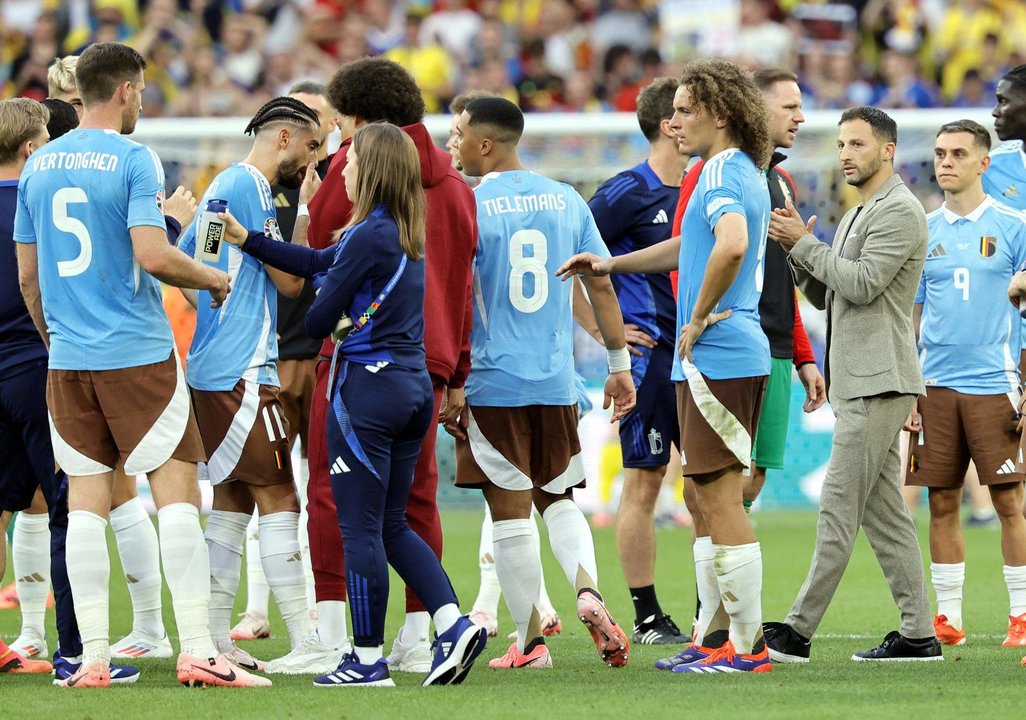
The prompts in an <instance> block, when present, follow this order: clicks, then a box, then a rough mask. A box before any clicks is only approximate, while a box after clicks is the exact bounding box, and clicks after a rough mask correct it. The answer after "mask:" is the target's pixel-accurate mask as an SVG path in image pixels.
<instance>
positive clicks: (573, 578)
mask: <svg viewBox="0 0 1026 720" xmlns="http://www.w3.org/2000/svg"><path fill="white" fill-rule="evenodd" d="M542 518H543V519H544V520H545V526H546V527H547V528H548V529H549V545H550V546H551V547H552V554H553V555H555V556H556V560H557V561H558V562H559V565H560V567H562V568H563V572H564V573H565V574H566V579H567V580H568V581H569V582H570V584H571V585H573V587H574V590H575V591H577V592H580V591H581V589H582V588H585V587H588V588H591V589H592V590H594V591H595V592H598V566H597V565H596V563H595V542H594V540H592V537H591V527H590V526H589V525H588V519H587V518H586V517H584V513H582V512H581V509H580V508H579V507H577V503H575V502H574V501H573V500H557V501H556V502H554V503H552V504H551V505H549V506H548V507H547V508H545V512H544V513H542ZM537 532H538V530H537V528H535V529H534V533H535V536H537ZM536 542H537V541H536ZM539 567H540V563H539ZM504 590H505V588H504Z"/></svg>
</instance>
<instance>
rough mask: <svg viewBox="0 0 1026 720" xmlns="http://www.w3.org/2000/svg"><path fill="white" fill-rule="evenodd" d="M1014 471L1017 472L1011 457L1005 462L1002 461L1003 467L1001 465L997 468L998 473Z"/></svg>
mask: <svg viewBox="0 0 1026 720" xmlns="http://www.w3.org/2000/svg"><path fill="white" fill-rule="evenodd" d="M1014 472H1015V464H1014V463H1013V462H1012V460H1011V458H1009V459H1008V460H1005V461H1004V462H1003V463H1001V467H999V468H998V469H997V474H998V475H1011V474H1012V473H1014Z"/></svg>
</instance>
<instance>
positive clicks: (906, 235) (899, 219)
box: [791, 202, 926, 305]
mask: <svg viewBox="0 0 1026 720" xmlns="http://www.w3.org/2000/svg"><path fill="white" fill-rule="evenodd" d="M888 204H889V205H891V207H890V208H880V210H882V211H885V212H883V213H880V215H881V216H882V217H881V218H879V219H878V220H877V222H873V223H867V225H870V227H869V228H868V229H867V233H868V234H867V235H866V238H865V241H864V242H863V245H862V250H861V252H860V253H859V255H858V257H856V258H854V259H849V258H844V257H841V255H840V254H838V253H835V252H834V251H833V249H832V248H831V247H829V246H828V245H827V244H826V243H822V242H820V241H819V240H817V239H816V238H815V237H813V236H812V235H806V236H805V237H803V238H802V239H801V240H799V241H798V242H797V243H796V244H795V246H794V247H793V248H791V258H792V262H794V263H795V264H800V265H801V266H803V268H804V269H805V271H807V272H808V273H809V274H810V275H811V276H812V277H813V278H814V279H816V280H819V281H820V282H821V283H823V284H824V285H826V286H827V287H829V288H830V289H831V290H833V291H834V292H835V293H837V294H838V295H840V296H841V297H843V298H844V299H845V300H847V301H848V302H850V303H852V304H854V305H868V304H869V303H871V302H873V300H875V299H876V298H877V297H878V296H879V295H880V293H882V292H883V291H884V289H885V288H886V287H887V286H888V284H890V282H891V280H893V279H894V276H895V275H897V274H898V271H899V270H900V269H901V267H902V265H904V264H905V261H906V260H908V258H909V257H911V255H912V253H913V252H914V251H915V249H916V247H918V246H919V245H920V244H921V242H922V239H923V238H925V236H926V225H925V220H924V219H923V218H922V213H921V212H920V213H913V212H910V211H907V210H908V208H907V206H906V205H905V203H903V202H901V203H888ZM884 218H886V220H884V221H883V222H880V221H879V220H881V219H884ZM910 225H911V226H912V227H910ZM920 225H921V226H922V227H919V226H920ZM799 287H801V285H799Z"/></svg>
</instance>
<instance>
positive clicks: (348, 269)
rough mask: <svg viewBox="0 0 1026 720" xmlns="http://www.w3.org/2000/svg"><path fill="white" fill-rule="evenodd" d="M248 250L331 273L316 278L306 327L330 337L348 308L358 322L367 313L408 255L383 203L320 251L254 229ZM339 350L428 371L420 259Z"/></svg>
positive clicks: (301, 272)
mask: <svg viewBox="0 0 1026 720" xmlns="http://www.w3.org/2000/svg"><path fill="white" fill-rule="evenodd" d="M243 249H244V250H245V252H246V253H248V254H250V255H252V256H253V257H255V258H257V259H258V260H261V261H263V262H265V263H267V264H268V265H270V266H271V267H276V268H278V269H280V270H283V271H285V272H287V273H290V274H292V275H297V276H299V277H305V278H313V277H314V276H315V275H321V274H324V273H327V274H326V275H324V278H323V281H321V282H318V283H316V284H317V285H319V286H320V289H319V290H318V292H317V297H316V298H315V299H314V301H313V304H312V305H311V306H310V310H309V311H308V312H307V314H306V329H307V331H308V332H309V333H310V336H311V337H315V338H323V337H327V336H328V335H329V334H331V331H332V330H334V329H335V324H336V323H337V322H338V319H339V317H341V315H342V313H343V312H344V313H346V314H348V315H349V317H350V318H352V319H353V320H354V321H355V320H357V319H358V318H359V317H360V316H361V315H362V314H363V313H364V312H366V311H367V309H368V308H369V307H370V306H371V303H372V302H375V301H376V300H377V299H378V296H379V294H380V293H381V291H382V290H384V289H385V287H386V286H387V285H388V283H389V281H390V280H391V279H392V277H393V276H394V275H395V274H396V270H398V268H399V264H400V262H401V260H402V257H403V249H402V245H400V244H399V226H398V225H396V222H395V220H394V219H393V218H392V215H391V213H389V211H388V209H387V208H386V207H385V206H384V205H378V206H377V207H376V208H375V209H374V210H373V212H371V214H370V215H368V216H367V218H366V219H364V220H363V221H362V222H360V223H358V224H356V225H353V226H352V227H350V228H347V229H346V230H345V231H344V232H343V233H342V237H341V238H340V239H339V241H338V243H337V244H335V245H332V246H331V247H328V248H325V249H323V250H314V249H312V248H306V247H301V246H298V245H291V244H289V243H283V242H276V241H275V240H272V239H271V238H269V237H267V236H266V235H264V234H262V233H257V232H250V234H249V240H247V241H246V244H245V247H244V248H243ZM339 355H340V357H341V359H344V360H351V361H352V362H356V363H362V364H366V365H372V364H375V363H379V362H388V363H395V364H396V365H400V366H402V367H406V368H410V369H413V370H417V369H420V368H426V363H425V356H424V261H423V260H408V261H407V263H406V269H405V270H404V271H403V273H402V275H401V276H400V278H399V280H398V281H397V282H396V284H395V286H394V287H393V289H392V291H391V292H390V293H389V294H388V296H387V297H386V298H385V299H384V300H383V301H382V302H381V305H380V307H379V308H378V310H377V311H376V312H375V314H374V315H373V316H371V318H370V319H369V320H368V321H367V322H366V324H365V325H364V326H363V329H361V330H360V331H359V332H357V333H354V334H353V335H350V336H349V337H348V338H347V339H346V340H345V341H344V342H343V343H342V347H341V348H340V350H339Z"/></svg>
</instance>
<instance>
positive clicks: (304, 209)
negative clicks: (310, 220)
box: [296, 203, 310, 219]
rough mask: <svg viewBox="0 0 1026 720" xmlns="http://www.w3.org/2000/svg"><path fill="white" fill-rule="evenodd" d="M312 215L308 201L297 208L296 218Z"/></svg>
mask: <svg viewBox="0 0 1026 720" xmlns="http://www.w3.org/2000/svg"><path fill="white" fill-rule="evenodd" d="M301 217H310V206H309V205H307V204H306V203H303V204H301V205H300V206H299V207H297V208H296V218H297V219H298V218H301Z"/></svg>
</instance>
